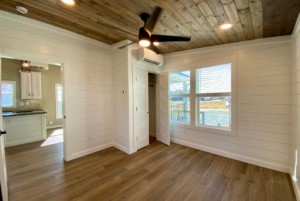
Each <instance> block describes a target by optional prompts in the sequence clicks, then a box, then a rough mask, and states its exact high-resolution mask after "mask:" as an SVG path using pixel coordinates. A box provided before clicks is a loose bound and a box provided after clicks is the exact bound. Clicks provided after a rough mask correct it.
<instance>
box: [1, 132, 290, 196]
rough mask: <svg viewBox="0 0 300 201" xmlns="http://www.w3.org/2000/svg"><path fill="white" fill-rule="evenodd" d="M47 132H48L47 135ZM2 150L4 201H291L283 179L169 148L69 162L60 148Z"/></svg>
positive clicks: (202, 154)
mask: <svg viewBox="0 0 300 201" xmlns="http://www.w3.org/2000/svg"><path fill="white" fill-rule="evenodd" d="M50 132H51V131H50ZM42 143H43V142H34V143H30V144H25V145H18V146H14V147H9V148H6V160H7V166H8V167H7V170H8V182H9V200H10V201H15V200H22V201H24V200H26V201H29V200H41V201H47V200H55V201H58V200H59V201H65V200H84V201H86V200H101V201H102V200H122V201H124V200H128V201H129V200H130V201H134V200H138V201H144V200H155V201H158V200H179V201H183V200H191V201H196V200H197V201H202V200H208V201H215V200H221V201H235V200H237V201H244V200H258V201H259V200H262V201H266V200H270V201H271V200H272V201H273V200H282V201H287V200H289V201H293V200H296V198H295V194H294V191H293V187H292V183H291V181H290V177H289V175H288V174H285V173H281V172H277V171H274V170H270V169H266V168H262V167H258V166H255V165H251V164H247V163H243V162H240V161H236V160H232V159H229V158H225V157H222V156H218V155H214V154H210V153H207V152H203V151H199V150H196V149H193V148H189V147H185V146H182V145H178V144H174V143H171V146H166V145H164V144H162V143H160V142H158V141H154V142H153V143H151V144H150V145H149V146H148V147H146V148H143V149H141V150H139V151H138V152H137V153H134V154H132V155H127V154H126V153H124V152H122V151H120V150H118V149H116V148H114V147H111V148H108V149H105V150H102V151H99V152H97V153H93V154H90V155H88V156H84V157H81V158H79V159H75V160H73V161H70V162H64V160H63V146H62V143H58V144H53V145H49V146H44V147H40V146H41V144H42Z"/></svg>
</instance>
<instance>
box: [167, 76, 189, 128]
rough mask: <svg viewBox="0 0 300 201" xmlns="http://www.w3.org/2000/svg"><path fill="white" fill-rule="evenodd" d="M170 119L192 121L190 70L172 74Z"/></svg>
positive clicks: (170, 78)
mask: <svg viewBox="0 0 300 201" xmlns="http://www.w3.org/2000/svg"><path fill="white" fill-rule="evenodd" d="M169 80H170V91H169V94H170V120H171V121H177V122H186V123H189V122H190V96H189V94H190V71H183V72H178V73H173V74H170V76H169Z"/></svg>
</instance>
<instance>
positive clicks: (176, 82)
mask: <svg viewBox="0 0 300 201" xmlns="http://www.w3.org/2000/svg"><path fill="white" fill-rule="evenodd" d="M169 79H170V94H171V95H172V94H189V93H190V71H183V72H179V73H172V74H170V76H169Z"/></svg>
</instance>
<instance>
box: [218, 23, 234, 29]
mask: <svg viewBox="0 0 300 201" xmlns="http://www.w3.org/2000/svg"><path fill="white" fill-rule="evenodd" d="M232 26H233V25H232V24H230V23H226V24H222V25H221V26H220V27H221V29H229V28H231V27H232Z"/></svg>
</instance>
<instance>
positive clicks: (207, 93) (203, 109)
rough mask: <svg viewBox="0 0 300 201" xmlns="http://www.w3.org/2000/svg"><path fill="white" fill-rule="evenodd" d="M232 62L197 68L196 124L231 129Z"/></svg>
mask: <svg viewBox="0 0 300 201" xmlns="http://www.w3.org/2000/svg"><path fill="white" fill-rule="evenodd" d="M230 100H231V63H227V64H222V65H216V66H210V67H202V68H199V69H196V104H197V105H196V108H197V112H196V113H197V117H196V120H197V122H196V125H197V126H205V127H212V128H218V129H224V130H231V128H230V127H231V110H230V107H231V104H230V102H231V101H230Z"/></svg>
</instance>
